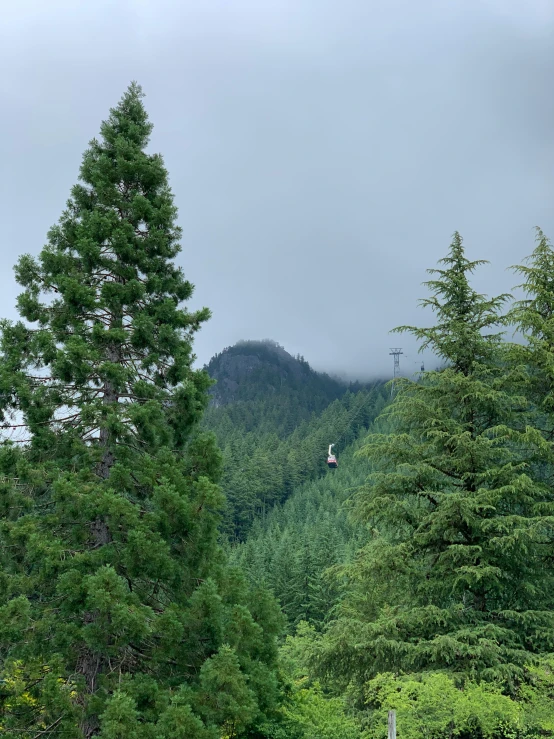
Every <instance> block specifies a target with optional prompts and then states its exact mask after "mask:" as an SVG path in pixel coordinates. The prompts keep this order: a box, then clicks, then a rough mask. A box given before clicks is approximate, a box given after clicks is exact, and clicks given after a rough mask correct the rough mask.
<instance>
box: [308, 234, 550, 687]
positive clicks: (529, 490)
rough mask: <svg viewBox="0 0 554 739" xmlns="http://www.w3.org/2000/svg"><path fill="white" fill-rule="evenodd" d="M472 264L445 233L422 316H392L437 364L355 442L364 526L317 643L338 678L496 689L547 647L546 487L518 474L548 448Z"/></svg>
mask: <svg viewBox="0 0 554 739" xmlns="http://www.w3.org/2000/svg"><path fill="white" fill-rule="evenodd" d="M479 264H481V262H478V261H469V260H468V259H467V257H466V255H465V251H464V248H463V245H462V240H461V237H460V236H459V234H455V235H454V239H453V242H452V244H451V247H450V250H449V253H448V256H447V257H446V258H445V259H443V260H442V265H441V269H438V270H431V273H435V275H436V277H435V278H434V279H433V280H431V281H430V282H428V283H426V284H427V285H428V287H429V288H430V290H431V293H432V294H431V297H429V298H428V299H426V300H424V301H422V302H423V305H425V306H428V307H430V308H431V309H432V310H433V311H434V312H435V313H436V316H437V322H436V325H435V326H433V327H431V328H416V327H412V326H404V327H400V328H399V329H397V330H398V331H410V332H411V333H412V334H414V335H415V336H416V338H417V339H418V340H419V341H420V342H421V343H422V345H423V347H429V348H431V349H432V350H433V351H434V353H435V354H436V355H437V356H438V357H440V358H441V359H442V360H443V362H444V363H445V368H444V369H441V370H438V371H433V372H427V373H426V374H425V376H424V378H423V380H422V381H421V382H414V381H411V380H409V379H403V380H401V381H399V382H398V384H397V387H398V395H397V397H396V399H395V402H394V403H393V404H392V405H391V406H390V407H389V408H390V412H389V413H388V416H389V421H390V422H391V423H392V424H393V427H392V431H391V433H388V434H372V435H370V436H369V437H368V439H367V444H366V445H365V447H364V449H363V450H362V454H363V455H364V456H365V457H367V458H368V459H369V460H370V461H371V463H372V465H373V469H374V470H375V471H374V473H373V474H372V475H371V476H370V479H369V482H368V485H367V486H365V487H364V489H363V490H362V491H361V492H360V495H359V498H358V513H359V516H360V518H361V519H362V520H363V521H365V522H366V523H367V524H368V525H369V526H370V527H371V528H373V532H374V535H373V537H372V540H371V541H370V543H369V544H368V545H367V546H366V547H365V548H364V549H363V550H362V551H361V552H360V554H359V556H358V559H357V561H356V563H355V564H354V565H353V566H352V569H351V571H350V574H351V576H352V582H353V592H352V595H351V597H350V598H349V599H347V602H346V603H345V604H344V607H343V611H342V613H343V616H342V618H340V619H338V620H337V621H335V622H334V623H333V624H332V625H331V627H330V629H329V631H328V633H327V636H326V639H325V642H324V648H323V651H322V653H321V655H320V663H321V667H322V669H324V670H326V671H327V672H328V673H329V672H331V671H332V672H333V673H334V674H335V676H337V675H339V676H341V677H342V678H344V679H345V680H349V679H351V678H355V679H357V680H359V681H361V682H364V681H365V680H367V679H368V678H371V677H373V676H374V675H375V674H376V673H378V672H380V671H383V672H395V671H396V672H398V671H407V672H420V671H427V670H452V671H454V672H457V673H459V674H461V675H466V676H471V677H472V678H476V679H484V680H490V681H497V680H500V681H502V682H503V683H504V685H505V686H506V687H507V688H508V689H509V688H510V686H511V687H513V686H514V685H515V684H516V683H517V681H518V679H520V678H521V676H522V675H523V674H524V665H525V664H526V663H527V662H528V661H530V660H532V659H533V658H534V656H535V655H537V654H538V653H540V652H544V651H549V650H551V649H552V648H553V646H554V630H553V626H554V616H553V611H552V607H553V606H554V588H553V586H554V578H553V576H552V575H553V573H552V568H551V566H550V565H549V564H548V557H549V554H550V539H549V529H550V525H551V518H550V516H551V515H552V512H553V509H552V492H551V489H550V488H549V487H548V486H547V485H545V484H543V483H541V482H540V481H539V480H537V479H534V476H533V474H532V469H533V468H532V463H533V461H534V460H536V459H537V458H539V457H540V456H541V455H542V454H547V453H548V450H547V448H546V445H545V443H544V441H543V438H542V436H541V434H540V433H538V431H537V430H536V429H534V428H532V427H529V426H526V425H525V424H522V423H521V417H522V416H523V417H525V415H524V414H525V413H526V411H527V402H526V400H525V398H524V397H522V396H519V397H515V396H513V395H512V394H510V392H508V387H509V382H508V379H509V377H508V376H509V375H510V372H509V371H508V367H507V365H506V363H505V357H504V353H503V349H502V334H501V333H499V331H498V327H500V326H501V325H502V324H503V323H504V319H503V318H502V317H501V315H500V310H501V308H502V305H503V303H504V301H505V299H506V297H507V296H500V297H497V298H492V299H489V298H487V297H485V296H483V295H479V294H478V293H476V292H475V291H474V290H473V288H472V287H471V285H470V282H469V276H470V275H471V273H472V272H473V271H474V269H475V268H476V267H477V266H478V265H479Z"/></svg>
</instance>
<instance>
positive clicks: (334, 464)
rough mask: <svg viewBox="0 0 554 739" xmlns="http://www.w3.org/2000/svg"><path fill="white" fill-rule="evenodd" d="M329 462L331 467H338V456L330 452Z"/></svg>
mask: <svg viewBox="0 0 554 739" xmlns="http://www.w3.org/2000/svg"><path fill="white" fill-rule="evenodd" d="M327 464H328V465H329V467H338V466H339V465H338V462H337V458H336V457H335V455H334V454H330V455H329V456H328V457H327Z"/></svg>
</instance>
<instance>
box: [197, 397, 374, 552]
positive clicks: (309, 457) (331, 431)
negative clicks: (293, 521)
mask: <svg viewBox="0 0 554 739" xmlns="http://www.w3.org/2000/svg"><path fill="white" fill-rule="evenodd" d="M306 392H307V397H308V398H309V385H308V386H307V388H306ZM386 396H387V394H386V392H385V390H384V386H383V384H382V383H379V384H377V385H375V387H374V388H372V389H369V390H368V389H362V390H358V391H357V392H350V391H348V392H346V393H345V394H344V395H343V397H342V398H341V399H340V400H335V401H333V402H332V403H331V404H330V405H329V406H328V407H327V408H326V409H325V410H324V411H322V412H321V413H319V414H314V415H313V416H312V417H311V419H310V420H309V421H303V422H301V423H300V424H299V425H298V426H296V427H295V429H294V431H293V432H292V433H291V434H289V435H288V436H285V438H283V439H280V438H279V436H278V435H277V433H267V434H265V433H263V432H262V431H261V430H256V431H250V432H245V431H243V430H241V425H240V424H237V426H235V425H234V424H233V423H231V422H230V421H229V416H228V413H229V412H230V409H233V408H235V407H236V406H235V405H231V406H229V407H224V408H216V409H212V415H211V416H209V417H208V419H207V420H206V426H207V427H208V428H209V429H210V430H212V431H213V432H214V433H215V434H216V436H217V438H218V441H219V443H220V445H221V447H222V448H223V462H224V474H223V479H222V487H223V489H224V491H225V495H226V499H227V508H226V512H225V524H224V530H225V532H226V533H227V535H228V536H229V538H230V539H231V540H232V541H242V540H244V538H245V536H246V534H247V533H248V531H249V530H250V527H251V526H252V524H253V523H254V521H256V520H264V519H265V517H266V515H267V514H268V512H269V511H270V510H271V509H272V508H273V507H274V506H276V505H279V504H281V503H283V502H285V501H286V500H287V498H288V497H289V496H290V495H291V494H292V493H293V491H295V490H297V489H298V488H299V487H300V486H301V485H302V484H304V483H306V482H309V481H311V480H316V479H318V478H321V476H322V475H325V474H326V472H327V466H326V464H325V455H326V453H327V449H328V446H329V444H330V443H331V442H335V443H337V444H339V447H340V451H339V453H341V451H342V450H344V449H345V448H346V447H347V446H348V445H349V444H351V443H352V442H353V441H354V440H355V439H356V438H357V437H358V434H359V433H360V431H361V430H362V429H367V428H368V427H369V425H370V424H371V422H372V421H373V419H374V418H375V416H376V415H377V414H378V413H379V412H380V411H381V410H382V408H383V407H384V406H385V405H386V402H387V397H386ZM272 397H273V402H274V403H276V404H277V405H279V406H280V405H281V402H283V403H286V396H285V398H283V397H282V396H281V394H280V393H278V394H276V395H275V396H273V395H272ZM239 406H240V404H239ZM297 407H299V404H296V405H294V404H293V406H292V407H291V408H292V409H295V408H297ZM251 411H252V417H253V418H254V419H264V418H265V413H266V407H265V404H264V403H258V402H256V403H253V404H252V408H251ZM291 412H292V411H291ZM295 423H296V422H295ZM339 447H338V449H339Z"/></svg>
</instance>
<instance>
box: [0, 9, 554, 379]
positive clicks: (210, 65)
mask: <svg viewBox="0 0 554 739" xmlns="http://www.w3.org/2000/svg"><path fill="white" fill-rule="evenodd" d="M0 63H1V68H2V70H3V71H2V74H1V75H0V90H1V93H2V100H3V106H2V111H3V114H2V116H1V118H0V146H1V151H0V154H1V156H2V167H3V177H2V183H1V188H2V189H1V193H0V194H1V197H0V209H1V211H0V217H1V221H2V224H3V230H2V250H1V256H0V259H1V263H0V266H1V268H2V291H1V294H0V316H4V317H10V318H13V317H15V315H16V314H15V309H14V305H15V299H16V295H17V292H18V289H17V285H16V284H15V282H14V279H13V273H12V271H11V270H12V266H13V264H14V263H15V261H16V259H17V257H18V255H20V254H23V253H26V252H31V253H35V254H36V253H38V251H39V250H40V249H41V247H42V246H43V244H44V243H45V240H46V233H47V230H48V228H49V227H50V226H51V225H52V224H53V223H55V222H56V220H57V219H58V218H59V216H60V214H61V211H62V209H63V208H64V205H65V201H66V199H67V197H68V195H69V191H70V188H71V186H72V185H73V184H74V183H75V182H76V180H77V176H78V169H79V165H80V161H81V155H82V152H83V151H84V149H85V148H86V146H87V143H88V141H89V140H90V139H91V138H92V137H93V136H95V135H97V133H98V131H99V126H100V122H101V121H102V119H104V118H106V117H107V115H108V111H109V108H110V107H111V106H113V105H115V104H117V102H118V100H119V98H120V97H121V95H122V94H123V92H124V90H125V88H126V87H127V85H128V84H129V82H130V81H131V80H137V81H138V82H139V83H140V84H141V85H142V87H143V89H144V92H145V94H146V100H145V103H146V106H147V109H148V112H149V115H150V118H151V120H152V122H153V123H154V133H153V136H152V141H151V148H152V150H155V151H159V152H161V153H162V154H163V156H164V159H165V162H166V165H167V167H168V170H169V173H170V180H171V185H172V188H173V191H174V194H175V198H176V203H177V205H178V207H179V221H180V225H181V226H182V227H183V251H182V253H181V255H180V257H179V261H180V263H181V264H182V265H183V267H184V270H185V274H186V276H187V278H188V279H190V280H191V281H192V282H193V283H194V284H195V285H196V290H195V294H194V297H193V300H192V301H191V307H193V308H194V307H200V306H202V305H207V306H208V307H209V308H210V309H211V310H212V312H213V317H212V319H211V320H210V321H209V322H208V323H207V324H205V325H204V327H203V329H202V330H201V332H200V333H199V334H198V338H197V340H196V344H195V351H196V354H197V357H198V363H199V364H203V363H204V362H206V361H208V360H209V358H210V356H212V355H213V354H214V353H215V352H218V351H221V349H223V348H224V347H225V346H228V345H230V344H233V343H234V342H236V341H237V340H240V339H261V338H265V337H270V338H272V339H274V340H275V341H277V342H279V343H280V344H282V345H283V346H284V347H285V348H286V349H287V350H288V351H290V352H291V353H292V354H296V353H300V354H302V355H303V356H304V357H305V358H306V359H307V360H308V361H309V362H310V364H312V366H314V367H315V368H316V369H321V370H325V371H328V372H332V373H340V374H346V375H348V376H349V377H362V378H364V377H368V376H372V375H386V374H387V373H388V374H390V373H391V371H392V357H390V356H389V352H390V348H391V347H395V346H398V347H402V349H403V351H404V354H403V355H402V357H401V369H402V371H403V372H405V373H406V372H411V371H413V370H414V369H417V368H419V366H420V363H421V358H420V357H419V356H418V355H417V347H416V346H415V344H414V342H413V340H412V339H411V338H410V337H406V336H401V337H399V336H395V335H392V336H391V335H390V334H389V333H388V332H389V331H390V329H392V328H393V327H394V326H396V325H399V324H405V323H415V324H417V325H426V323H428V322H429V321H432V316H429V315H425V314H424V313H423V312H422V311H421V310H420V309H418V307H417V302H418V299H419V298H421V297H425V295H426V289H425V288H424V287H422V286H421V283H422V282H423V281H424V280H425V279H427V277H428V276H427V274H426V269H428V268H429V267H433V266H435V264H436V262H437V260H438V259H440V258H441V257H442V256H444V255H445V253H446V251H447V249H448V246H449V243H450V240H451V235H452V233H453V232H454V231H455V230H458V231H460V233H461V234H462V236H463V237H464V242H465V245H466V247H467V252H468V256H469V257H470V258H476V259H481V258H482V259H488V260H490V262H491V264H490V265H488V266H486V267H484V268H482V269H481V270H480V271H479V272H478V274H477V275H476V278H475V281H474V284H475V286H476V288H477V289H478V290H479V291H482V292H486V293H488V294H494V293H498V292H504V291H506V290H510V289H511V287H512V286H513V285H514V284H517V282H518V279H517V276H514V275H513V274H511V273H510V272H509V271H508V270H507V268H508V267H509V266H510V265H512V264H514V263H518V262H521V261H522V260H523V258H524V257H525V256H526V255H528V254H529V253H530V252H531V250H532V249H533V245H534V233H533V227H535V226H537V225H539V226H541V227H542V228H543V229H544V230H545V231H546V232H547V234H550V235H551V236H552V237H553V238H554V211H553V208H552V205H553V196H554V177H553V173H554V130H553V124H552V121H553V119H554V96H553V95H552V89H551V80H552V79H553V78H554V5H553V4H552V2H551V1H550V0H544V1H539V0H528V2H526V3H522V2H515V1H513V0H496V1H494V2H493V0H482V1H481V2H479V1H478V0H451V1H450V2H448V3H445V2H439V1H438V0H437V1H436V2H433V1H432V0H422V2H420V3H413V2H410V1H409V0H402V1H396V2H395V1H394V0H388V1H387V2H385V1H383V2H373V1H371V0H344V1H343V2H341V3H338V2H330V0H263V1H262V2H259V0H258V1H257V2H254V0H251V1H249V2H248V1H247V0H233V2H228V1H227V2H225V1H224V0H194V2H193V1H192V0H183V1H182V2H177V1H175V2H170V1H169V0H157V2H153V0H133V1H132V2H131V0H128V1H125V0H110V1H108V0H99V1H97V2H95V3H91V2H77V1H76V0H71V1H70V0H65V1H63V0H50V2H49V3H39V2H38V1H33V2H30V1H29V0H19V2H18V3H17V4H14V5H13V6H12V7H8V6H6V7H4V8H3V19H2V25H1V26H0ZM424 359H425V361H427V362H432V357H430V356H425V357H424Z"/></svg>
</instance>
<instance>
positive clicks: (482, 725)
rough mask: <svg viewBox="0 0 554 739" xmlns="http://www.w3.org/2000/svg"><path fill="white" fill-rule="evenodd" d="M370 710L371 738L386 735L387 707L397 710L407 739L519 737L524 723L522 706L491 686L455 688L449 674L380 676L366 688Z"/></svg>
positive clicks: (398, 724)
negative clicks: (428, 738) (384, 731)
mask: <svg viewBox="0 0 554 739" xmlns="http://www.w3.org/2000/svg"><path fill="white" fill-rule="evenodd" d="M365 692H366V701H367V704H368V706H369V708H370V710H369V712H368V718H367V726H366V727H365V728H366V732H365V733H364V736H367V739H373V738H375V739H377V738H378V737H379V739H380V738H381V737H382V736H383V727H384V726H386V725H387V714H388V711H389V710H392V709H394V710H396V722H397V727H398V734H399V736H402V737H406V739H427V737H432V739H443V738H444V739H449V738H450V737H473V736H475V737H477V736H478V737H483V739H493V737H503V738H504V737H506V739H508V737H514V739H515V737H517V736H520V735H521V729H522V726H523V719H522V713H523V711H522V707H521V705H519V704H518V703H516V702H515V701H513V700H511V699H510V698H508V697H507V696H505V695H502V693H501V692H500V690H499V689H498V688H497V687H494V686H492V685H486V684H485V685H476V684H475V683H471V682H469V683H466V684H465V685H464V686H463V688H462V689H461V688H460V687H458V686H456V685H455V683H454V681H453V680H452V678H450V677H449V676H448V675H445V674H441V673H436V674H429V675H425V676H423V677H422V678H420V679H414V678H413V677H410V676H407V677H394V676H393V675H391V674H381V675H378V676H377V677H375V678H374V679H373V680H371V681H370V682H369V683H368V685H367V687H366V691H365Z"/></svg>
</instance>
